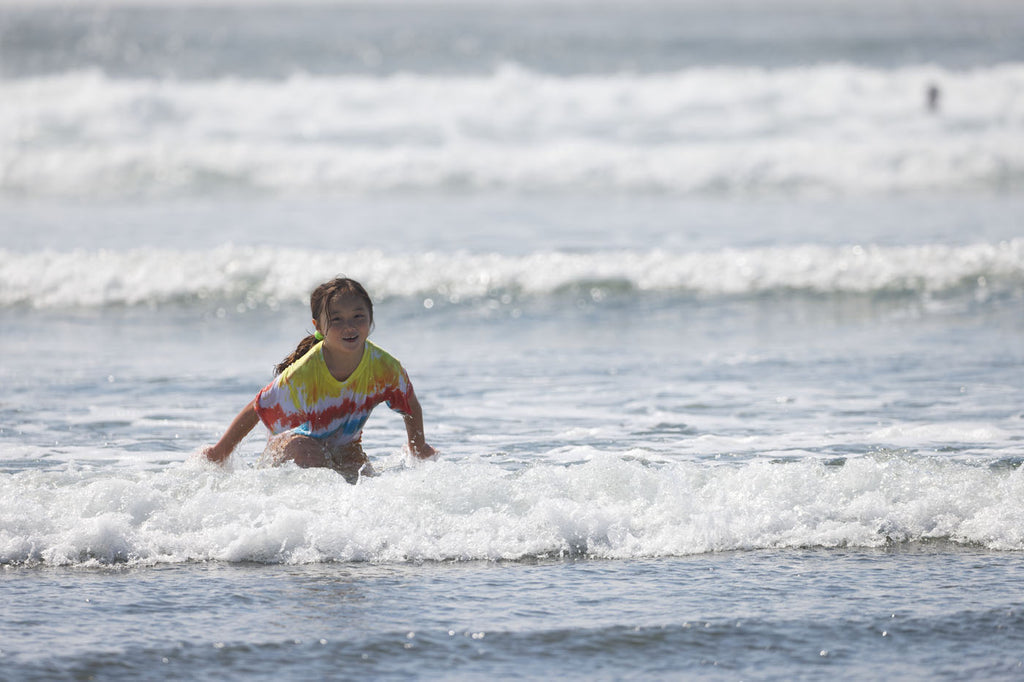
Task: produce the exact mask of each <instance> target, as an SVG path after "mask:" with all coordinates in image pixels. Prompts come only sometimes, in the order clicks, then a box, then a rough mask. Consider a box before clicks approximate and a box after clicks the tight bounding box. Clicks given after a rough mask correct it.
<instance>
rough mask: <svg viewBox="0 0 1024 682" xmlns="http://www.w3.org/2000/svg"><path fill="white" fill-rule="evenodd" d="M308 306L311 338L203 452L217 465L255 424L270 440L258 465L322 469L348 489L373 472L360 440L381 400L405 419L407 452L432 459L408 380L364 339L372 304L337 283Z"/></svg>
mask: <svg viewBox="0 0 1024 682" xmlns="http://www.w3.org/2000/svg"><path fill="white" fill-rule="evenodd" d="M309 308H310V311H311V312H312V314H313V326H314V327H315V328H316V333H315V334H313V335H310V336H307V337H306V338H304V339H303V340H302V341H300V342H299V345H298V347H297V348H296V349H295V351H294V352H292V354H291V355H289V356H288V357H287V358H285V359H284V360H283V361H282V362H281V364H279V365H278V366H277V367H276V368H275V370H276V372H275V373H276V374H277V378H276V379H274V381H272V382H271V383H270V384H269V385H268V386H267V387H266V388H264V389H263V390H262V391H260V392H259V393H258V394H257V395H256V397H255V398H254V399H253V401H252V402H250V403H249V404H248V405H246V406H245V407H244V408H242V411H241V412H239V413H238V416H237V417H235V419H234V421H232V422H231V425H230V426H229V427H228V429H227V431H225V432H224V435H223V436H221V439H220V440H219V441H218V442H217V444H216V445H213V446H208V447H206V448H204V450H203V453H204V454H205V455H206V457H207V458H208V459H209V460H210V461H211V462H223V461H224V460H226V459H227V458H228V456H229V455H230V454H231V451H232V450H234V449H235V446H236V445H238V443H240V442H241V440H242V439H243V438H245V436H246V435H247V434H248V433H249V432H250V431H252V429H253V427H255V426H256V423H257V422H259V421H262V422H263V423H264V424H265V425H266V426H267V428H268V429H270V433H271V436H270V440H269V442H268V443H267V449H266V451H264V453H263V457H262V458H261V459H260V464H261V465H262V464H264V463H269V464H271V465H273V466H277V465H278V464H281V463H283V462H287V461H289V460H290V461H293V462H295V463H296V464H298V465H299V466H300V467H329V468H331V469H334V470H335V471H337V472H339V473H340V474H341V475H342V476H344V477H345V480H346V481H348V482H349V483H355V482H356V481H357V480H358V479H359V475H360V473H362V474H363V475H369V476H372V475H373V474H374V471H373V467H371V466H370V463H369V461H368V460H367V458H366V454H365V453H364V452H363V448H362V445H361V444H360V438H361V436H362V432H363V425H364V424H365V423H366V420H367V418H368V417H369V416H370V412H371V410H373V408H374V407H376V406H377V405H379V404H380V403H382V402H387V404H388V407H390V408H391V409H393V410H395V411H396V412H400V413H401V414H402V415H403V417H404V418H405V430H406V433H407V435H408V440H409V450H410V452H412V454H413V455H415V456H416V457H420V458H423V459H426V458H427V457H431V456H432V455H434V454H435V452H434V448H432V447H430V446H429V445H428V444H427V442H426V440H425V438H424V435H423V412H422V410H421V409H420V404H419V401H418V400H416V394H415V393H414V392H413V390H412V384H411V383H410V382H409V375H408V374H406V373H405V370H404V369H403V368H402V365H401V364H399V362H398V360H396V359H395V358H393V357H391V356H390V355H388V354H387V353H386V352H384V351H383V350H381V349H380V348H378V347H377V346H376V345H374V344H373V343H371V342H370V341H368V340H367V337H368V336H369V334H370V330H371V328H372V327H373V302H372V301H371V300H370V296H369V294H367V293H366V290H365V289H364V288H363V286H362V285H361V284H359V282H356V281H355V280H352V279H348V278H344V277H339V278H337V279H333V280H331V281H329V282H325V283H323V284H321V285H320V286H318V287H317V288H316V289H315V290H314V291H313V293H312V294H311V295H310V297H309Z"/></svg>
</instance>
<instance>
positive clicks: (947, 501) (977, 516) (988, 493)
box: [0, 453, 1024, 565]
mask: <svg viewBox="0 0 1024 682" xmlns="http://www.w3.org/2000/svg"><path fill="white" fill-rule="evenodd" d="M0 489H2V493H3V494H2V495H0V500H2V503H0V521H2V523H0V563H2V564H7V565H11V564H24V563H44V564H53V565H83V564H85V565H90V564H101V565H102V564H110V563H122V562H128V563H133V564H154V563H165V562H188V561H209V560H214V561H229V562H237V561H259V562H269V563H317V562H325V561H342V562H347V561H374V562H407V561H424V560H426V561H450V560H520V559H527V558H539V557H540V558H543V557H552V558H555V557H566V556H579V557H592V558H639V557H654V556H679V555H688V554H695V553H705V552H718V551H732V550H748V549H759V548H792V547H840V546H843V547H847V546H853V547H878V546H883V545H886V544H890V543H914V542H922V541H928V540H934V539H941V540H947V541H952V542H958V543H965V544H972V545H980V546H984V547H987V548H991V549H998V550H1013V551H1021V550H1024V530H1022V529H1024V525H1022V523H1021V519H1022V518H1024V506H1022V502H1021V500H1024V472H1022V471H1021V470H1020V469H1019V468H1018V469H1009V470H1007V469H1005V468H989V467H986V466H979V465H968V464H963V463H954V462H950V461H942V460H937V459H921V458H910V457H897V456H889V455H877V456H871V457H863V458H858V459H851V460H848V461H847V462H846V463H845V465H842V466H837V465H831V466H830V465H826V464H823V463H821V462H818V461H802V462H798V463H790V464H773V463H768V462H751V463H747V464H744V465H740V466H708V465H699V464H695V463H685V464H662V465H658V466H653V465H649V464H644V463H641V462H639V461H636V460H630V459H628V458H621V457H617V456H613V455H609V454H601V453H597V454H595V455H594V456H592V457H590V458H589V459H588V460H587V461H585V462H583V463H577V464H574V465H570V466H561V465H552V464H535V465H533V466H529V467H527V468H525V469H520V470H518V471H507V470H505V469H502V468H500V467H496V466H494V465H492V464H487V463H485V462H482V461H474V460H469V461H460V462H453V461H443V460H442V461H438V462H432V463H428V464H427V465H423V466H417V467H414V468H411V469H402V470H397V471H396V470H392V471H390V472H387V473H385V475H383V476H381V477H379V478H377V479H370V480H365V481H363V482H362V483H360V485H359V486H356V487H350V486H348V485H347V484H346V483H344V482H343V481H342V480H341V479H340V477H338V476H336V475H334V474H333V473H331V472H326V471H309V470H307V471H301V470H298V469H294V468H292V469H279V470H269V471H265V470H264V471H260V470H252V469H247V468H243V469H240V470H237V471H235V472H234V473H225V472H223V471H212V470H209V468H203V467H199V466H178V467H173V468H171V469H169V470H165V471H156V472H153V471H150V472H139V471H136V472H132V471H117V472H111V471H109V470H107V471H104V472H102V473H96V472H91V473H90V472H88V471H85V470H76V469H75V468H74V467H73V466H70V465H69V466H68V467H67V469H66V470H64V471H61V472H52V471H51V472H38V471H37V472H23V473H19V474H13V475H5V476H3V477H0ZM55 490H56V491H59V494H57V495H55V494H54V491H55Z"/></svg>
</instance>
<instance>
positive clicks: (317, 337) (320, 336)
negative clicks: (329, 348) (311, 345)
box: [313, 329, 324, 341]
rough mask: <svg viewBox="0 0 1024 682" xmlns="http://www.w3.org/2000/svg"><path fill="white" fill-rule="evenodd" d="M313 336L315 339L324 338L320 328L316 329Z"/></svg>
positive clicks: (320, 339) (321, 339)
mask: <svg viewBox="0 0 1024 682" xmlns="http://www.w3.org/2000/svg"><path fill="white" fill-rule="evenodd" d="M313 338H314V339H316V340H317V341H323V340H324V335H323V334H321V333H320V330H319V329H318V330H317V331H316V334H313Z"/></svg>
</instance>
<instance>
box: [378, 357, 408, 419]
mask: <svg viewBox="0 0 1024 682" xmlns="http://www.w3.org/2000/svg"><path fill="white" fill-rule="evenodd" d="M412 397H413V390H412V382H411V381H410V380H409V374H408V373H407V372H406V371H405V368H404V367H402V366H401V365H398V367H397V373H396V377H395V378H394V381H393V382H392V383H391V385H389V386H388V388H387V390H386V391H385V392H384V400H385V402H387V405H388V407H390V408H391V409H392V410H394V411H395V412H398V413H400V414H404V415H410V414H412V406H411V402H412Z"/></svg>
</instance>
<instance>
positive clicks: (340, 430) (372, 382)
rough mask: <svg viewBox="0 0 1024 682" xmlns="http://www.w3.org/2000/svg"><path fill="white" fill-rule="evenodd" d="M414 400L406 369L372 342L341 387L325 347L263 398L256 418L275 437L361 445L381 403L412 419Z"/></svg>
mask: <svg viewBox="0 0 1024 682" xmlns="http://www.w3.org/2000/svg"><path fill="white" fill-rule="evenodd" d="M412 395H413V390H412V383H410V381H409V375H408V374H406V372H405V370H404V369H403V368H402V365H401V364H400V363H399V362H398V360H396V359H395V358H393V357H391V356H390V355H389V354H388V353H387V352H385V351H383V350H381V349H380V348H378V347H377V346H375V345H374V344H372V343H370V342H369V341H367V342H366V350H364V351H363V359H362V360H361V361H360V362H359V366H358V367H356V370H355V371H354V372H352V375H351V376H350V377H349V378H348V379H346V380H345V381H338V380H337V379H335V378H334V376H333V375H332V374H331V372H330V370H329V369H327V363H326V362H325V361H324V354H323V342H322V341H321V342H320V343H318V344H316V345H315V346H313V347H312V348H311V349H310V350H309V352H308V353H306V354H305V355H303V356H302V357H301V358H300V359H299V360H297V361H296V362H295V363H294V364H292V365H291V366H290V367H288V369H286V370H285V371H283V372H281V374H279V375H278V377H277V378H276V379H275V380H274V381H273V382H271V383H270V384H269V385H268V386H267V387H266V388H264V389H263V390H262V391H260V392H259V394H258V395H257V396H256V413H257V414H258V415H259V417H260V421H262V422H263V423H264V424H265V425H266V426H267V428H268V429H270V431H271V433H273V434H279V433H283V432H285V431H295V432H296V433H300V434H303V435H308V436H313V437H314V438H330V439H331V440H332V441H333V442H334V443H336V444H338V445H345V444H347V443H351V442H354V441H358V440H359V438H360V436H361V435H362V432H363V425H364V424H366V420H367V419H368V418H369V416H370V412H371V411H372V410H373V408H374V407H376V406H377V405H379V404H381V403H383V402H386V403H387V404H388V407H390V408H391V409H393V410H395V411H396V412H400V413H402V414H405V415H407V414H409V413H410V412H411V408H410V407H409V401H410V400H411V399H412Z"/></svg>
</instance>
